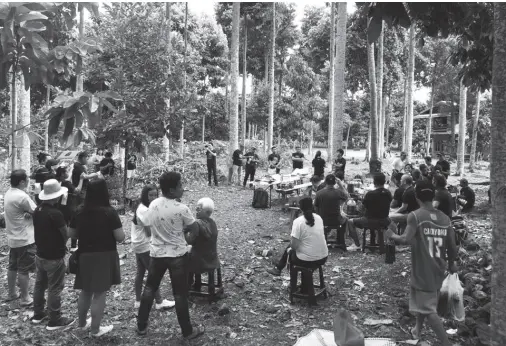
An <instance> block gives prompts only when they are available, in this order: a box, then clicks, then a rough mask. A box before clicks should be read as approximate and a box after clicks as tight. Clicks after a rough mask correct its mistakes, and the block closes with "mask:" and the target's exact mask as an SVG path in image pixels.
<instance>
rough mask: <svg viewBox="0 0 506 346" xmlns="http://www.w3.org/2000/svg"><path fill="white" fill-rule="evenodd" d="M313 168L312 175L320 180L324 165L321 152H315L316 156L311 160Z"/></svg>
mask: <svg viewBox="0 0 506 346" xmlns="http://www.w3.org/2000/svg"><path fill="white" fill-rule="evenodd" d="M312 164H313V168H314V175H317V176H319V177H320V180H321V179H322V178H323V175H324V172H325V165H326V162H325V160H324V159H323V158H322V152H321V151H320V150H318V151H317V152H316V155H315V157H314V159H313V162H312Z"/></svg>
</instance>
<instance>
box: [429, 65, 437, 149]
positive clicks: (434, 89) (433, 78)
mask: <svg viewBox="0 0 506 346" xmlns="http://www.w3.org/2000/svg"><path fill="white" fill-rule="evenodd" d="M437 65H438V60H436V61H435V63H434V68H433V69H432V81H431V86H430V89H431V90H430V110H429V119H428V120H427V145H426V154H427V155H429V156H432V155H431V154H430V143H431V136H432V108H434V93H435V91H436V71H437Z"/></svg>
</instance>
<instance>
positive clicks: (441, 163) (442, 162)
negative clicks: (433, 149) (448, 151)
mask: <svg viewBox="0 0 506 346" xmlns="http://www.w3.org/2000/svg"><path fill="white" fill-rule="evenodd" d="M434 170H435V171H436V172H437V171H439V172H440V173H441V174H442V175H444V177H445V179H446V180H448V176H449V175H450V163H449V162H448V161H446V157H445V154H444V153H438V154H437V163H436V167H435V168H434Z"/></svg>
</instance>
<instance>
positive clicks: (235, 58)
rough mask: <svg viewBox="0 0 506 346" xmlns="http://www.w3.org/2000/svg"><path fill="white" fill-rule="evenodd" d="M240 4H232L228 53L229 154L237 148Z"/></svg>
mask: <svg viewBox="0 0 506 346" xmlns="http://www.w3.org/2000/svg"><path fill="white" fill-rule="evenodd" d="M240 6H241V5H240V3H239V2H234V3H233V5H232V44H231V52H230V58H231V59H230V63H231V73H230V75H231V81H230V86H231V92H230V94H231V99H230V125H229V131H230V136H229V137H230V143H229V145H230V153H232V152H233V151H234V150H236V149H237V148H238V147H239V133H238V131H239V92H238V88H237V78H238V77H239V30H240V24H239V16H240V13H239V12H240Z"/></svg>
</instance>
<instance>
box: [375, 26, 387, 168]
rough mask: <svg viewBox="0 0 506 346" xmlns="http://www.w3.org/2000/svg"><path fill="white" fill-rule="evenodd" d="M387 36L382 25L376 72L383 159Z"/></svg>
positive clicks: (380, 143)
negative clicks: (384, 62)
mask: <svg viewBox="0 0 506 346" xmlns="http://www.w3.org/2000/svg"><path fill="white" fill-rule="evenodd" d="M384 36H385V25H384V24H383V25H382V29H381V32H380V36H379V38H378V65H377V66H378V68H377V70H376V74H377V78H376V83H377V85H378V89H377V92H376V94H377V95H376V96H377V105H376V107H377V111H376V112H377V113H376V114H378V153H379V157H380V158H381V157H383V41H384Z"/></svg>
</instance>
